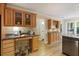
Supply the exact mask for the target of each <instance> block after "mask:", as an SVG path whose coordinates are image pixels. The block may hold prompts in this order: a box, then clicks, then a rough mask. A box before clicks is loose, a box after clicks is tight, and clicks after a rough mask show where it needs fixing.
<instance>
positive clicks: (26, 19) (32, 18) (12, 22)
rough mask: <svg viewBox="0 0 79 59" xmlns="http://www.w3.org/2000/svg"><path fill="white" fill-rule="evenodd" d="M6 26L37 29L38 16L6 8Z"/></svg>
mask: <svg viewBox="0 0 79 59" xmlns="http://www.w3.org/2000/svg"><path fill="white" fill-rule="evenodd" d="M4 26H23V27H24V26H25V27H35V26H36V14H34V13H30V12H24V11H21V10H17V9H12V8H9V7H6V8H5V20H4Z"/></svg>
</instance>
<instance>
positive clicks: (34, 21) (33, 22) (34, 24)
mask: <svg viewBox="0 0 79 59" xmlns="http://www.w3.org/2000/svg"><path fill="white" fill-rule="evenodd" d="M32 27H36V14H32Z"/></svg>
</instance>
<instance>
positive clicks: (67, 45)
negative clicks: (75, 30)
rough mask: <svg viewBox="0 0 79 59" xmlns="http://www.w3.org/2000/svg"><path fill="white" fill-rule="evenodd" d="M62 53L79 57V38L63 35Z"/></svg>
mask: <svg viewBox="0 0 79 59" xmlns="http://www.w3.org/2000/svg"><path fill="white" fill-rule="evenodd" d="M62 53H64V54H66V55H69V56H79V36H77V35H73V34H64V35H62Z"/></svg>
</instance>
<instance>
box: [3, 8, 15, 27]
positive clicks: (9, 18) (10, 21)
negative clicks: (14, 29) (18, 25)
mask: <svg viewBox="0 0 79 59" xmlns="http://www.w3.org/2000/svg"><path fill="white" fill-rule="evenodd" d="M4 25H5V26H13V25H14V17H13V9H11V8H8V7H7V8H5V19H4Z"/></svg>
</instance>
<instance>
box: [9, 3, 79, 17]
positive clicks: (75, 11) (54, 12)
mask: <svg viewBox="0 0 79 59" xmlns="http://www.w3.org/2000/svg"><path fill="white" fill-rule="evenodd" d="M11 5H17V6H20V7H23V8H27V9H29V10H31V11H35V12H38V13H41V14H44V15H48V16H51V17H61V18H66V17H79V4H78V3H13V4H11Z"/></svg>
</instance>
